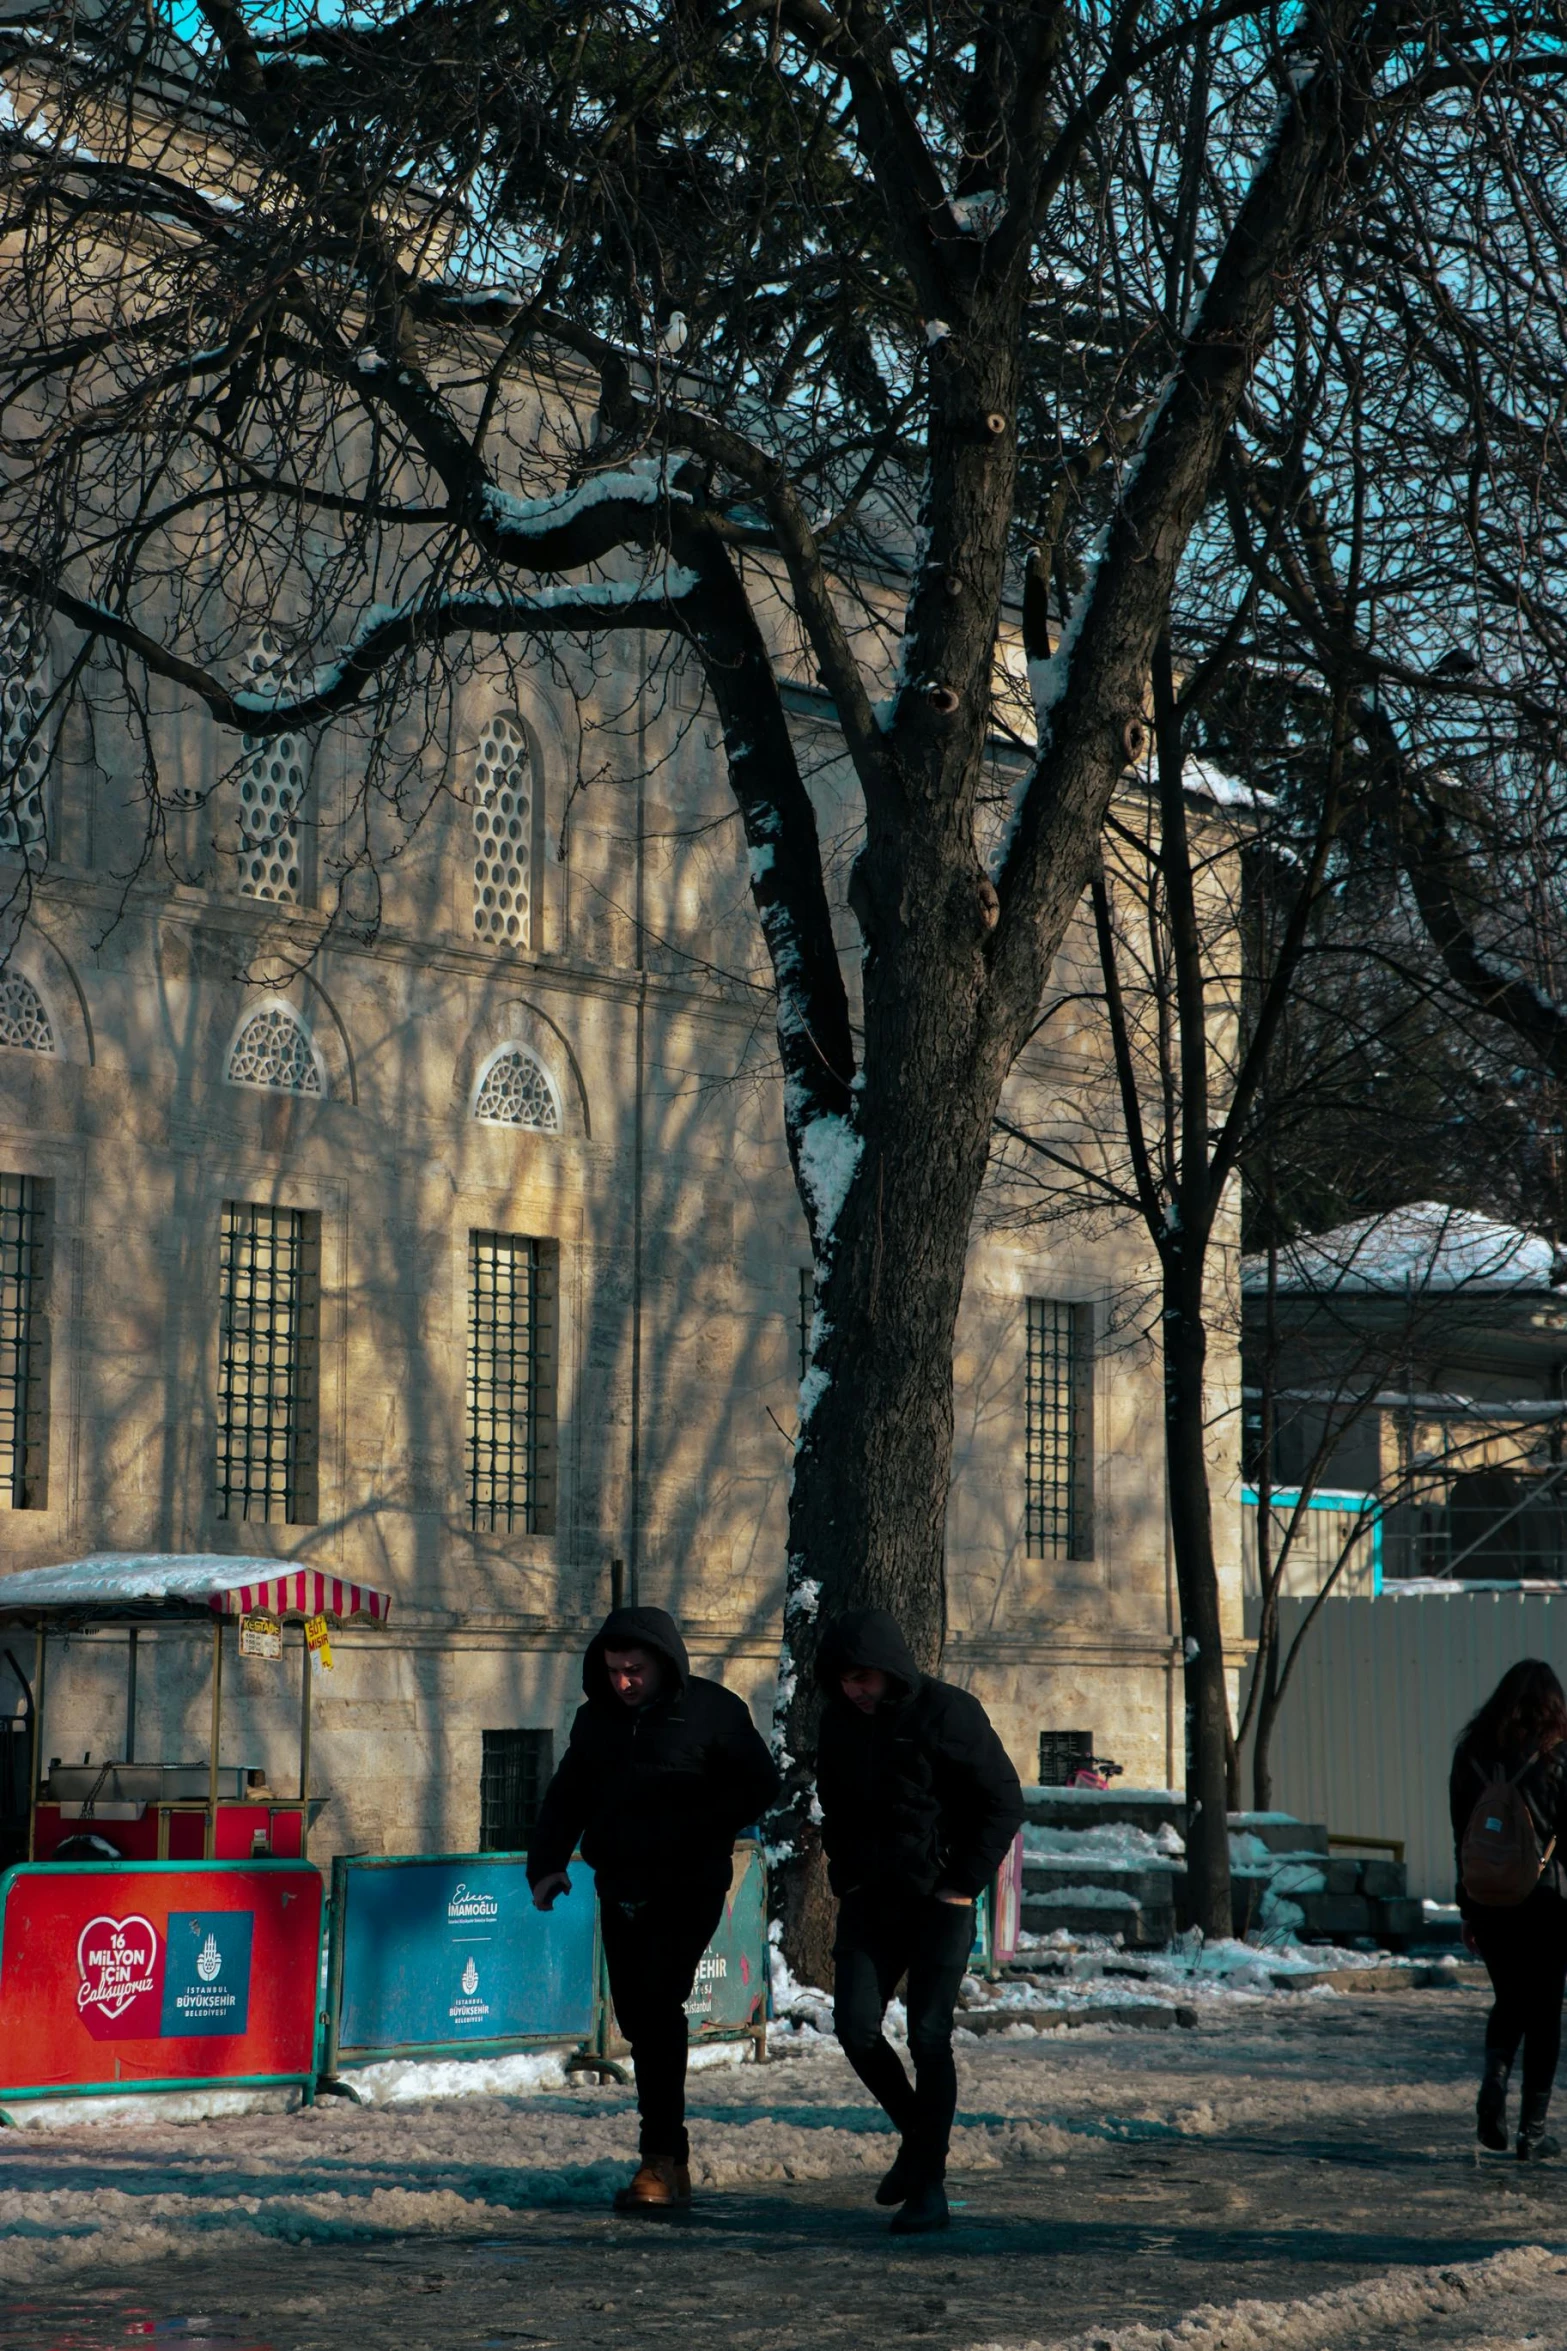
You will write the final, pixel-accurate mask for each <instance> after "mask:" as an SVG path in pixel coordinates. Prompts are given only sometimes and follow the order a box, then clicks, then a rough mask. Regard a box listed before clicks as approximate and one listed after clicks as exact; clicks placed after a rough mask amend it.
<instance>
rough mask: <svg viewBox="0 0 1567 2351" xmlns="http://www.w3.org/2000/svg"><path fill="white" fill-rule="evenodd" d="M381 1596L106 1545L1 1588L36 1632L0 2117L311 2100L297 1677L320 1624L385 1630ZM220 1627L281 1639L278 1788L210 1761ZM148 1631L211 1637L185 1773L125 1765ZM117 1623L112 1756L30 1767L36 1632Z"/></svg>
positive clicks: (227, 1563) (3, 1998)
mask: <svg viewBox="0 0 1567 2351" xmlns="http://www.w3.org/2000/svg"><path fill="white" fill-rule="evenodd" d="M389 1606H390V1602H389V1599H388V1596H387V1594H386V1593H384V1592H378V1591H374V1590H372V1589H371V1588H370V1587H369V1586H367V1585H364V1584H354V1583H350V1582H347V1581H345V1580H344V1579H342V1578H340V1577H336V1576H331V1575H327V1574H324V1573H323V1572H321V1571H320V1570H318V1569H315V1568H295V1567H289V1566H287V1565H286V1564H284V1563H280V1562H279V1561H277V1560H275V1559H236V1558H233V1557H220V1556H207V1555H196V1556H192V1555H189V1554H182V1555H170V1554H160V1553H145V1552H137V1553H128V1554H123V1555H121V1554H105V1555H101V1556H99V1557H96V1558H92V1559H82V1560H77V1561H75V1562H74V1563H72V1564H71V1565H69V1566H62V1567H47V1568H34V1569H28V1570H25V1571H23V1572H22V1573H20V1574H17V1575H12V1576H7V1577H5V1578H4V1579H3V1580H0V1639H3V1636H4V1632H5V1631H6V1630H8V1629H10V1628H25V1629H27V1630H30V1631H31V1632H32V1633H33V1636H34V1653H33V1679H32V1685H31V1688H30V1689H27V1690H25V1697H26V1703H27V1712H28V1719H29V1734H30V1735H29V1745H30V1750H31V1754H30V1768H29V1774H28V1805H27V1844H26V1851H27V1859H26V1861H24V1862H19V1863H17V1864H16V1865H15V1866H13V1867H12V1868H10V1869H7V1870H6V1871H5V1872H4V1875H3V1876H0V2106H3V2105H4V2104H5V2103H9V2102H11V2101H13V2100H18V2099H30V2098H42V2097H58V2096H82V2095H93V2094H102V2093H105V2092H113V2091H127V2090H149V2089H160V2090H171V2089H181V2090H189V2089H192V2088H198V2087H199V2088H208V2087H224V2088H233V2087H252V2086H262V2085H268V2086H270V2085H275V2084H279V2083H291V2084H294V2085H296V2086H297V2087H298V2088H300V2089H301V2090H302V2092H303V2093H304V2095H305V2096H306V2097H307V2098H308V2097H310V2096H312V2095H313V2093H314V2083H315V2072H316V2036H317V2024H318V2012H319V2008H320V1999H319V1985H320V1977H321V1927H322V1917H323V1902H322V1891H323V1889H322V1882H321V1877H320V1873H319V1872H318V1871H317V1870H316V1869H314V1868H312V1867H311V1866H310V1863H309V1861H308V1858H307V1854H308V1845H309V1835H310V1825H311V1821H312V1819H313V1817H314V1815H315V1813H316V1812H317V1811H318V1810H319V1800H318V1799H317V1798H316V1797H314V1796H313V1794H312V1792H311V1784H310V1711H311V1709H310V1694H311V1682H312V1680H313V1678H314V1674H315V1671H316V1666H317V1658H318V1655H319V1653H321V1652H324V1651H325V1650H326V1644H327V1630H328V1627H329V1626H331V1625H334V1624H337V1625H341V1624H344V1623H348V1622H351V1621H352V1620H353V1619H355V1618H363V1619H368V1620H369V1621H371V1622H377V1623H380V1622H384V1621H385V1619H386V1616H387V1612H388V1609H389ZM234 1620H237V1622H238V1626H239V1646H240V1648H241V1651H242V1653H247V1654H259V1655H261V1656H264V1657H269V1658H272V1659H274V1660H276V1661H278V1662H281V1661H282V1657H283V1633H284V1627H285V1626H286V1625H290V1624H298V1625H299V1626H300V1628H301V1639H300V1659H301V1667H300V1721H299V1792H298V1794H297V1795H293V1794H287V1795H280V1794H277V1793H275V1792H274V1791H273V1790H272V1789H270V1788H269V1787H268V1786H267V1785H266V1782H265V1775H264V1773H262V1772H260V1771H259V1770H257V1769H254V1768H247V1767H245V1766H236V1765H225V1764H224V1763H223V1761H222V1754H221V1748H222V1736H223V1651H224V1640H223V1628H224V1626H225V1624H227V1623H229V1622H230V1621H234ZM149 1625H157V1626H160V1627H162V1626H174V1627H178V1626H188V1627H192V1628H195V1629H196V1630H197V1637H198V1638H200V1637H203V1636H205V1637H206V1638H207V1639H208V1640H209V1641H210V1657H211V1665H210V1674H211V1735H210V1751H209V1754H208V1756H207V1759H206V1761H205V1763H197V1764H192V1763H188V1762H183V1761H181V1762H157V1763H152V1762H138V1760H137V1756H136V1746H137V1737H136V1678H137V1663H138V1656H137V1642H138V1635H139V1633H140V1632H141V1631H143V1630H144V1629H145V1628H146V1627H147V1626H149ZM122 1629H123V1631H124V1634H125V1656H126V1680H125V1699H126V1709H125V1735H124V1741H123V1746H124V1753H123V1755H122V1756H121V1757H119V1758H117V1759H113V1760H111V1761H108V1762H105V1763H103V1764H101V1765H99V1766H97V1767H96V1768H94V1767H92V1766H91V1765H82V1766H67V1765H65V1764H63V1763H61V1764H55V1763H50V1765H49V1766H48V1769H47V1770H45V1768H44V1758H45V1756H46V1753H47V1748H46V1745H45V1741H46V1737H47V1729H48V1680H49V1665H50V1654H49V1652H50V1643H51V1640H52V1639H63V1637H64V1636H67V1635H70V1634H77V1635H81V1634H84V1633H86V1632H88V1631H89V1630H91V1631H93V1632H94V1633H98V1632H103V1631H107V1632H110V1633H115V1632H118V1631H120V1630H122ZM11 1658H12V1664H13V1669H14V1668H15V1664H16V1660H15V1652H14V1650H13V1651H12V1652H11ZM322 1661H323V1662H329V1654H328V1655H327V1656H326V1657H325V1658H324V1659H323V1660H322Z"/></svg>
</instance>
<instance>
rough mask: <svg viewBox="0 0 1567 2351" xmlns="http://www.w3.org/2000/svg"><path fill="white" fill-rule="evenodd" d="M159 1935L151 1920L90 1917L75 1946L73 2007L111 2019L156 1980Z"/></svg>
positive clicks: (136, 1917)
mask: <svg viewBox="0 0 1567 2351" xmlns="http://www.w3.org/2000/svg"><path fill="white" fill-rule="evenodd" d="M157 1957H158V1933H157V1929H156V1928H155V1927H154V1925H153V1923H152V1921H151V1919H150V1918H142V1917H140V1916H139V1915H138V1916H134V1917H131V1918H108V1917H105V1916H102V1915H100V1916H99V1917H97V1918H90V1919H89V1920H88V1921H87V1924H86V1925H85V1926H84V1927H83V1929H82V1931H81V1934H80V1935H79V1936H78V1938H77V1943H76V1969H77V1973H78V1975H79V1976H80V1977H81V1981H80V1983H79V1984H78V1985H77V1987H76V2005H77V2007H78V2008H79V2009H89V2008H90V2009H92V2010H94V2011H95V2013H96V2014H97V2015H99V2016H100V2017H104V2018H107V2019H109V2020H111V2021H112V2020H113V2019H114V2018H115V2017H117V2016H123V2015H124V2014H125V2011H126V2009H127V2008H129V2006H130V2004H131V2002H132V2001H133V2000H135V1999H137V1998H138V1997H139V1996H140V1994H141V1993H143V1992H150V1991H151V1990H152V1988H153V1985H154V1982H155V1980H156V1978H155V1976H154V1973H153V1970H154V1966H155V1964H156V1961H157Z"/></svg>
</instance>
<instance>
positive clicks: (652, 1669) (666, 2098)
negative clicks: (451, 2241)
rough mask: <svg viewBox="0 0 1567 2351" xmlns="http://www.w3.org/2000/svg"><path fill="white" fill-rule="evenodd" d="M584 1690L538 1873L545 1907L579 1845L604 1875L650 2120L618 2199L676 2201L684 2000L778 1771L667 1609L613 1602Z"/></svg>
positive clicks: (543, 1825)
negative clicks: (703, 1671) (736, 1860)
mask: <svg viewBox="0 0 1567 2351" xmlns="http://www.w3.org/2000/svg"><path fill="white" fill-rule="evenodd" d="M582 1688H583V1694H584V1699H585V1703H584V1704H583V1705H582V1706H580V1707H579V1708H578V1709H577V1718H576V1721H575V1722H574V1723H573V1724H572V1726H571V1738H570V1741H569V1743H568V1745H567V1748H566V1752H565V1754H564V1756H563V1757H562V1758H561V1764H560V1769H559V1770H558V1771H557V1772H556V1774H555V1776H554V1778H553V1779H552V1780H551V1782H550V1784H549V1787H548V1789H547V1790H546V1791H545V1796H544V1801H543V1803H542V1805H541V1806H540V1807H539V1817H538V1822H537V1825H536V1826H535V1828H534V1832H533V1837H532V1841H531V1843H530V1844H529V1847H528V1882H529V1884H530V1885H531V1886H532V1887H533V1889H534V1900H535V1902H536V1903H537V1904H538V1906H539V1908H540V1909H545V1910H547V1909H548V1908H549V1907H550V1905H551V1903H553V1901H554V1900H555V1897H556V1895H557V1894H559V1893H562V1892H563V1891H565V1889H566V1887H567V1886H568V1884H569V1880H568V1878H567V1876H566V1866H567V1864H568V1862H569V1861H570V1859H571V1856H572V1853H573V1851H574V1849H576V1848H577V1847H578V1846H580V1848H581V1852H582V1858H583V1860H584V1861H585V1862H587V1863H588V1864H589V1866H590V1867H591V1868H592V1870H593V1872H594V1875H595V1877H596V1879H597V1881H598V1897H599V1925H600V1934H601V1938H602V1941H603V1946H604V1958H605V1962H606V1964H607V1966H608V1969H609V1987H610V1993H611V1996H612V1997H613V2000H614V2003H615V2014H616V2016H617V2018H618V2019H619V2022H620V2027H621V2030H622V2031H623V2032H624V2034H625V2036H626V2038H627V2040H628V2041H629V2042H630V2043H631V2058H632V2064H633V2065H634V2067H635V2069H636V2077H637V2106H638V2110H639V2112H640V2115H641V2120H642V2129H641V2150H642V2162H641V2165H640V2166H639V2168H638V2171H637V2174H636V2177H635V2179H633V2181H632V2182H631V2185H630V2187H629V2188H627V2189H624V2190H623V2191H622V2192H621V2194H620V2195H619V2196H618V2197H617V2198H616V2204H617V2206H618V2207H619V2208H620V2209H622V2210H626V2211H652V2210H665V2209H668V2208H670V2207H672V2206H677V2205H682V2204H687V2203H689V2202H690V2197H691V2178H690V2171H689V2163H690V2148H689V2143H688V2140H687V2137H686V2128H685V2080H686V2015H685V2003H686V2001H687V2000H688V1999H689V1998H690V1994H691V1986H692V1984H693V1982H694V1981H695V1978H696V1969H697V1962H698V1961H699V1960H700V1958H701V1956H702V1953H703V1952H704V1951H705V1950H706V1948H707V1946H708V1944H709V1942H710V1941H711V1940H712V1936H713V1930H714V1928H715V1927H716V1926H717V1924H718V1921H719V1919H720V1917H721V1916H722V1914H723V1907H724V1896H725V1895H726V1894H727V1893H728V1891H729V1884H730V1877H731V1873H732V1857H733V1853H734V1842H735V1838H736V1836H737V1835H738V1834H739V1832H740V1830H741V1829H742V1828H744V1827H745V1826H746V1824H747V1823H748V1822H749V1821H754V1820H755V1819H756V1818H757V1816H758V1814H759V1813H761V1812H763V1811H764V1810H765V1809H766V1807H767V1806H768V1805H769V1804H770V1803H771V1802H772V1800H773V1797H774V1796H775V1795H776V1794H777V1792H778V1773H777V1770H776V1768H775V1766H774V1763H773V1759H772V1757H771V1756H770V1755H769V1754H768V1752H767V1749H766V1747H765V1746H764V1745H763V1743H762V1741H761V1739H760V1738H759V1737H758V1735H757V1732H756V1727H755V1725H754V1724H753V1723H752V1720H751V1715H750V1710H749V1708H748V1707H747V1706H746V1705H745V1703H744V1701H743V1700H742V1699H739V1698H737V1697H736V1696H735V1695H734V1693H733V1692H732V1691H730V1690H726V1689H724V1688H723V1687H722V1686H721V1685H720V1684H719V1683H717V1682H707V1681H701V1680H699V1679H698V1678H697V1677H696V1676H695V1675H693V1673H692V1671H691V1665H690V1660H689V1659H688V1658H687V1656H686V1647H685V1643H684V1641H682V1639H681V1638H680V1633H679V1630H678V1628H677V1626H676V1624H675V1621H674V1619H673V1617H671V1616H667V1615H666V1614H665V1613H664V1611H663V1609H662V1608H617V1609H615V1610H614V1611H613V1613H612V1614H611V1615H610V1616H609V1617H608V1618H607V1619H606V1620H605V1623H604V1626H603V1628H602V1630H601V1631H600V1632H599V1633H598V1634H597V1635H596V1637H595V1638H594V1639H593V1641H591V1642H590V1643H589V1646H588V1652H587V1655H586V1656H585V1657H584V1659H583V1661H582Z"/></svg>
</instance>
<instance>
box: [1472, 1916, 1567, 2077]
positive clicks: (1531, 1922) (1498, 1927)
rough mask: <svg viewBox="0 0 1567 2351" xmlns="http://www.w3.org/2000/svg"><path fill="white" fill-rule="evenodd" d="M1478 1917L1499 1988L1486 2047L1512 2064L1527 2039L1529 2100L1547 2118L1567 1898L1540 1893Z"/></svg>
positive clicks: (1558, 2042)
mask: <svg viewBox="0 0 1567 2351" xmlns="http://www.w3.org/2000/svg"><path fill="white" fill-rule="evenodd" d="M1470 1924H1471V1926H1472V1927H1473V1928H1474V1938H1475V1941H1476V1943H1477V1944H1478V1945H1479V1947H1480V1956H1481V1958H1482V1959H1483V1960H1484V1961H1485V1965H1486V1972H1487V1974H1488V1975H1489V1976H1490V1978H1491V1989H1492V1991H1493V1992H1494V1993H1495V1994H1496V2004H1495V2006H1494V2007H1493V2008H1492V2010H1491V2013H1490V2016H1489V2017H1488V2018H1487V2020H1486V2027H1485V2048H1486V2055H1487V2056H1488V2057H1493V2056H1494V2057H1500V2058H1501V2059H1502V2060H1503V2062H1504V2063H1505V2064H1506V2065H1508V2066H1511V2064H1512V2062H1513V2060H1514V2058H1515V2057H1516V2056H1517V2054H1518V2046H1519V2043H1520V2042H1522V2044H1523V2081H1522V2084H1521V2088H1522V2093H1523V2106H1524V2109H1525V2111H1532V2112H1533V2113H1534V2115H1535V2117H1536V2119H1539V2120H1543V2119H1544V2114H1545V2108H1546V2104H1547V2102H1548V2100H1549V2098H1550V2095H1551V2085H1552V2083H1553V2082H1554V2081H1555V2079H1556V2061H1557V2058H1558V2057H1559V2056H1560V2054H1561V2046H1562V1992H1563V1987H1564V1986H1567V1902H1564V1901H1563V1900H1562V1899H1561V1897H1560V1896H1559V1895H1557V1894H1548V1893H1537V1894H1535V1895H1532V1896H1531V1897H1530V1899H1529V1900H1528V1901H1527V1902H1524V1903H1521V1904H1520V1905H1519V1907H1518V1908H1517V1909H1516V1910H1490V1911H1480V1912H1477V1913H1476V1914H1475V1915H1474V1916H1473V1917H1472V1918H1471V1920H1470Z"/></svg>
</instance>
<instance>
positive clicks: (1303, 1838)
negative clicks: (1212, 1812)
mask: <svg viewBox="0 0 1567 2351" xmlns="http://www.w3.org/2000/svg"><path fill="white" fill-rule="evenodd" d="M1230 1834H1231V1836H1232V1837H1240V1836H1246V1837H1255V1838H1256V1840H1257V1842H1258V1844H1259V1845H1261V1846H1263V1847H1264V1848H1265V1849H1266V1850H1267V1851H1268V1852H1269V1853H1321V1854H1323V1855H1324V1856H1325V1855H1326V1853H1327V1850H1328V1832H1327V1828H1326V1826H1325V1824H1324V1823H1323V1822H1321V1821H1316V1820H1291V1819H1290V1818H1289V1816H1288V1815H1287V1814H1285V1813H1279V1812H1232V1813H1231V1814H1230Z"/></svg>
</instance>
